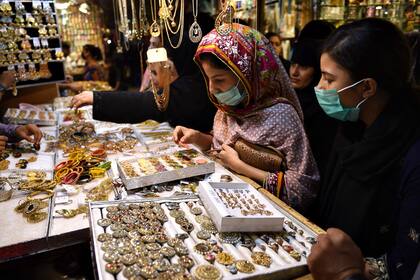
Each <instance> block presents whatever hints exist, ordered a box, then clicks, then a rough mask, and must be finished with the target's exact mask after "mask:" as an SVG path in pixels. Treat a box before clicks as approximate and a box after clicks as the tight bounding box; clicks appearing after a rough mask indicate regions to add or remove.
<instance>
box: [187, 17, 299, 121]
mask: <svg viewBox="0 0 420 280" xmlns="http://www.w3.org/2000/svg"><path fill="white" fill-rule="evenodd" d="M202 53H212V54H214V55H215V56H216V57H217V58H219V59H220V60H221V61H222V62H223V63H225V64H226V65H227V66H228V67H229V68H230V69H231V70H232V71H233V73H234V74H235V75H236V76H237V77H238V78H239V79H240V80H241V82H242V83H243V85H244V86H245V89H246V92H247V99H246V102H245V106H244V107H242V108H237V107H231V106H225V105H221V104H220V103H219V102H218V101H217V100H216V98H215V97H214V96H213V95H212V94H210V93H209V98H210V100H211V101H212V102H213V103H214V105H215V106H216V107H217V108H218V109H220V110H222V111H223V112H225V113H228V114H231V115H237V116H247V115H249V114H252V113H254V112H256V111H258V110H260V109H263V108H266V107H270V106H272V105H274V104H276V103H279V102H285V103H289V104H291V105H292V106H293V107H294V108H295V110H296V111H297V113H298V115H299V117H300V118H301V119H303V114H302V110H301V108H300V105H299V101H298V99H297V96H296V94H295V92H294V90H293V88H292V85H291V83H290V81H289V78H288V75H287V73H286V71H285V70H284V68H283V65H282V63H281V61H280V59H279V57H278V56H277V55H276V53H275V52H274V49H273V47H272V46H271V44H270V42H269V41H268V40H267V38H265V37H264V36H263V35H262V34H261V33H260V32H258V31H257V30H255V29H252V28H250V27H248V26H245V25H241V24H236V23H235V24H233V28H232V31H231V32H230V34H229V35H227V36H221V35H219V34H218V33H217V31H216V30H215V29H213V30H212V31H211V32H210V33H209V34H207V35H206V36H205V37H203V39H202V40H201V43H200V45H199V47H198V49H197V52H196V54H195V57H194V59H195V61H196V62H197V63H198V65H199V66H200V68H201V65H200V64H201V63H200V54H202ZM201 70H202V69H201ZM202 71H203V70H202ZM204 76H205V75H204ZM206 82H207V83H208V81H207V79H206Z"/></svg>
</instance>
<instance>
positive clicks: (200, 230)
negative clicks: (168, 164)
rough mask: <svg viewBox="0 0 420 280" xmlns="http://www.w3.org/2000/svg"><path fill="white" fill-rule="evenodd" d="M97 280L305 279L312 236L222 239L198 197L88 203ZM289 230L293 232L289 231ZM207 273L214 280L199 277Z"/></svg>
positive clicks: (299, 232) (296, 230)
mask: <svg viewBox="0 0 420 280" xmlns="http://www.w3.org/2000/svg"><path fill="white" fill-rule="evenodd" d="M89 208H90V211H89V215H90V224H91V225H90V229H91V236H92V244H93V248H92V249H93V251H94V257H95V266H96V273H97V278H98V279H101V280H102V279H104V280H105V279H106V280H108V279H110V280H111V279H130V278H131V277H133V276H137V277H139V276H140V277H143V278H146V279H149V278H157V279H163V278H165V279H166V278H172V279H181V278H180V277H182V276H184V277H182V279H191V277H193V278H194V279H291V278H295V277H298V276H301V275H303V274H305V273H306V272H307V268H306V257H307V255H308V254H309V252H310V248H311V246H312V244H313V240H315V235H314V233H312V232H310V231H308V230H306V229H304V228H300V227H299V226H298V223H295V222H294V221H292V220H288V219H287V220H286V221H285V223H286V224H287V225H286V226H285V228H284V229H283V230H282V231H279V232H274V233H253V234H247V233H240V232H237V233H232V232H231V233H219V232H218V231H217V229H216V228H215V226H214V224H213V222H212V220H211V218H210V216H209V215H208V213H207V211H206V208H205V207H203V204H202V203H201V201H200V200H198V199H196V198H189V199H187V198H178V199H174V198H172V199H170V198H168V199H158V200H150V199H149V200H147V199H145V200H136V201H122V202H120V203H115V202H102V203H90V204H89ZM288 225H290V227H289V226H288ZM207 274H211V275H212V278H206V277H203V276H204V275H207Z"/></svg>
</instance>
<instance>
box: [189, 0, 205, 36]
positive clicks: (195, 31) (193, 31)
mask: <svg viewBox="0 0 420 280" xmlns="http://www.w3.org/2000/svg"><path fill="white" fill-rule="evenodd" d="M192 10H193V16H194V22H193V24H192V25H191V27H190V31H189V37H190V40H191V42H193V43H199V42H200V41H201V38H202V37H203V31H202V30H201V27H200V25H199V24H198V22H197V16H198V11H199V9H198V0H192Z"/></svg>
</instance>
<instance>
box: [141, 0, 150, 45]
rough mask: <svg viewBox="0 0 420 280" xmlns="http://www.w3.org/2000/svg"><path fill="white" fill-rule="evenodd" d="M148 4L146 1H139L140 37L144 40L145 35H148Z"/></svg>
mask: <svg viewBox="0 0 420 280" xmlns="http://www.w3.org/2000/svg"><path fill="white" fill-rule="evenodd" d="M145 7H146V3H145V0H141V1H139V36H140V38H142V37H143V36H144V34H146V33H147V30H148V28H149V27H148V25H149V23H148V22H147V17H146V12H145Z"/></svg>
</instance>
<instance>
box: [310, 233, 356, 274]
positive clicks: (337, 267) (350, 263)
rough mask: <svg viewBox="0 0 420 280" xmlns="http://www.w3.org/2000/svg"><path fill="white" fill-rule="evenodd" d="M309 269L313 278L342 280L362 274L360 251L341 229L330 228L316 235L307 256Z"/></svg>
mask: <svg viewBox="0 0 420 280" xmlns="http://www.w3.org/2000/svg"><path fill="white" fill-rule="evenodd" d="M308 266H309V270H310V271H311V273H312V276H313V278H314V279H315V280H331V279H334V280H344V279H346V278H347V277H349V276H351V275H358V274H360V275H362V274H363V269H364V261H363V256H362V252H361V251H360V249H359V247H357V245H356V244H355V243H354V242H353V240H352V239H351V238H350V236H348V235H347V234H346V233H344V232H343V231H341V230H339V229H336V228H330V229H328V230H327V234H321V235H319V236H318V241H317V243H316V244H314V245H313V246H312V249H311V254H310V255H309V257H308Z"/></svg>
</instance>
